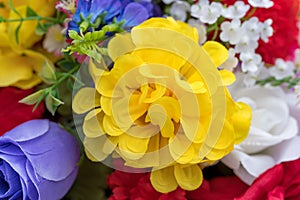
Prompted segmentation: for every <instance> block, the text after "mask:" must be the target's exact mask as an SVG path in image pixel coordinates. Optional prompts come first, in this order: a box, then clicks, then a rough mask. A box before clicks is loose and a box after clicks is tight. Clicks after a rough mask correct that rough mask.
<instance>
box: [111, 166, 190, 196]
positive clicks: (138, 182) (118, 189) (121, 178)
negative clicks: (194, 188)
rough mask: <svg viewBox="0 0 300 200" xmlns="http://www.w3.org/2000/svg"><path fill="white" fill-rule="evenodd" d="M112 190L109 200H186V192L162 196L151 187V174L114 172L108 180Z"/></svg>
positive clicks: (180, 191)
mask: <svg viewBox="0 0 300 200" xmlns="http://www.w3.org/2000/svg"><path fill="white" fill-rule="evenodd" d="M107 183H108V185H109V187H110V188H111V189H112V192H113V194H112V196H110V198H109V200H153V199H155V200H186V197H185V194H186V193H185V191H184V190H182V189H180V188H178V189H177V190H175V191H173V192H170V193H167V194H162V193H159V192H157V191H156V190H155V189H154V188H153V187H152V185H151V182H150V174H149V173H127V172H121V171H115V172H113V173H112V174H111V175H110V176H109V177H108V180H107Z"/></svg>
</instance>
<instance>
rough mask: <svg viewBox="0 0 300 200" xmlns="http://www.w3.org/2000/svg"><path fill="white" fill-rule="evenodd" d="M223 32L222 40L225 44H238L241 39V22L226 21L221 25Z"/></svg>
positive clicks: (235, 20) (236, 20) (234, 20)
mask: <svg viewBox="0 0 300 200" xmlns="http://www.w3.org/2000/svg"><path fill="white" fill-rule="evenodd" d="M221 31H222V32H221V34H220V39H221V40H222V41H223V42H229V43H230V44H237V43H238V42H239V40H240V38H241V21H240V20H239V19H233V20H232V21H231V22H228V21H225V22H223V23H222V24H221Z"/></svg>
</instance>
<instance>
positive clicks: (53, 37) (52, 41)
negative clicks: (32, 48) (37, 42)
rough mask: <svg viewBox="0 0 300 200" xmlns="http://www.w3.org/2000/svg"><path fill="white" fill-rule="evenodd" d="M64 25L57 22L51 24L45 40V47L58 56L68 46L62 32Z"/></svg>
mask: <svg viewBox="0 0 300 200" xmlns="http://www.w3.org/2000/svg"><path fill="white" fill-rule="evenodd" d="M62 31H63V27H61V26H60V25H58V24H56V25H54V26H51V27H50V28H49V29H48V32H47V33H46V36H45V39H44V41H43V47H44V48H45V49H46V50H47V51H48V52H50V53H54V54H55V55H56V56H59V55H60V54H61V50H62V49H63V48H65V47H66V46H67V43H66V41H65V39H66V38H65V36H64V34H62Z"/></svg>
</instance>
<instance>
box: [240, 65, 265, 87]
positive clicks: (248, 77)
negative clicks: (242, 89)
mask: <svg viewBox="0 0 300 200" xmlns="http://www.w3.org/2000/svg"><path fill="white" fill-rule="evenodd" d="M269 76H270V75H269V71H268V69H267V68H266V67H265V65H264V63H263V62H261V64H260V65H259V66H258V69H257V71H254V72H250V71H249V72H247V74H245V78H244V80H243V82H244V84H245V86H246V87H252V86H254V85H255V83H256V81H257V80H262V79H265V78H267V77H269Z"/></svg>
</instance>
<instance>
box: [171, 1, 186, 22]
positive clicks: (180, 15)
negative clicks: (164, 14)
mask: <svg viewBox="0 0 300 200" xmlns="http://www.w3.org/2000/svg"><path fill="white" fill-rule="evenodd" d="M189 10H190V4H188V3H187V2H185V1H175V2H174V3H173V4H172V5H171V8H170V15H171V16H172V17H173V18H174V19H176V20H180V21H185V20H186V17H187V11H189Z"/></svg>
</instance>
